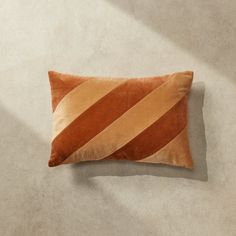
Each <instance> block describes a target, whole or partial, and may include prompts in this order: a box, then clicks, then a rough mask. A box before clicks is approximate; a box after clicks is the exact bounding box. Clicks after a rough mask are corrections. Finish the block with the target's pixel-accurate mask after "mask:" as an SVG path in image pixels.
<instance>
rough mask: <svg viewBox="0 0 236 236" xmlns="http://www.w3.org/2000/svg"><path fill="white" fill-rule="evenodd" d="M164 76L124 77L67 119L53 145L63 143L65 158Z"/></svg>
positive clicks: (165, 78)
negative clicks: (124, 79)
mask: <svg viewBox="0 0 236 236" xmlns="http://www.w3.org/2000/svg"><path fill="white" fill-rule="evenodd" d="M167 79H168V76H162V77H153V78H147V79H129V80H127V81H126V82H124V83H122V84H121V85H120V86H118V87H116V88H115V89H113V90H112V91H111V92H110V93H108V94H107V95H105V96H104V97H102V98H101V99H100V100H99V101H97V102H96V103H94V104H93V105H92V106H91V107H89V108H88V109H87V110H86V111H85V112H83V113H82V114H81V115H80V116H78V117H77V118H76V119H75V120H74V121H73V122H71V123H70V124H69V125H68V126H67V127H66V128H65V129H64V130H63V131H62V132H61V133H60V134H59V135H58V136H57V137H56V138H55V139H54V141H53V146H54V147H55V148H56V149H60V147H61V144H62V143H63V156H65V157H68V156H69V155H70V154H72V153H73V152H74V151H76V150H77V149H78V148H80V147H82V146H83V145H84V144H85V143H87V142H88V141H89V140H90V139H91V138H93V137H94V136H95V135H97V134H98V133H99V132H101V131H102V130H103V129H105V128H106V127H107V126H108V125H110V124H111V123H112V122H113V121H114V120H115V119H117V118H118V117H120V116H121V115H122V114H123V113H124V112H126V111H127V110H128V109H129V108H131V107H132V106H133V105H135V104H136V103H137V102H138V101H140V100H141V99H142V98H143V97H145V96H146V95H147V94H148V93H150V92H151V91H152V90H153V89H155V88H157V87H158V86H160V85H161V84H163V83H164V82H165V81H166V80H167Z"/></svg>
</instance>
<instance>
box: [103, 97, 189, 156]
mask: <svg viewBox="0 0 236 236" xmlns="http://www.w3.org/2000/svg"><path fill="white" fill-rule="evenodd" d="M186 124H187V97H186V96H184V97H183V98H182V99H181V100H180V101H179V102H178V103H177V104H176V105H175V106H174V107H172V108H171V109H170V110H169V111H168V112H167V113H165V115H163V116H162V117H161V118H160V119H158V120H157V121H156V122H155V123H153V124H152V125H151V126H149V127H148V128H146V129H145V130H144V131H143V132H142V133H140V134H139V135H138V136H136V137H135V138H134V139H133V140H131V141H130V142H128V143H127V144H126V145H125V146H123V147H122V148H120V149H118V150H117V151H115V152H114V153H112V154H111V155H109V156H108V157H106V158H104V159H106V160H109V159H110V160H111V159H115V160H119V159H124V160H141V159H143V158H146V157H148V156H150V155H152V154H153V153H155V152H157V151H158V150H160V149H161V148H162V147H164V146H165V145H166V144H167V143H168V142H170V141H171V140H172V139H174V138H175V137H176V136H177V135H178V134H179V133H180V132H181V131H182V130H183V129H184V127H185V126H186Z"/></svg>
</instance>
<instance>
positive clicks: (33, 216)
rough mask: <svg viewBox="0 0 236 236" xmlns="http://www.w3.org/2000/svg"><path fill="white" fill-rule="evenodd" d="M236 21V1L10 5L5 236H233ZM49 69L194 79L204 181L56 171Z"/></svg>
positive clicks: (124, 171) (27, 1)
mask: <svg viewBox="0 0 236 236" xmlns="http://www.w3.org/2000/svg"><path fill="white" fill-rule="evenodd" d="M235 12H236V3H235V1H229V0H225V1H221V0H208V1H205V0H199V1H195V0H190V1H189V0H188V1H187V0H185V1H184V0H158V1H156V0H135V1H134V0H129V1H128V0H81V1H76V0H71V1H64V0H57V1H46V0H41V1H35V0H33V1H32V0H1V1H0V133H1V138H0V158H1V159H0V160H1V164H0V235H1V236H13V235H15V236H36V235H39V236H41V235H44V236H73V235H76V236H77V235H81V236H90V235H91V236H93V235H96V236H100V235H101V236H110V235H112V236H126V235H127V236H133V235H135V236H136V235H138V236H139V235H140V236H143V235H145V236H149V235H150V236H152V235H155V236H156V235H157V236H173V235H174V236H185V235H186V236H189V235H191V236H208V235H214V236H226V235H227V236H235V235H236V143H235V140H236V123H235V121H236V66H235V62H236V43H235V39H236V21H235ZM49 69H53V70H57V71H61V72H67V73H74V74H83V75H104V76H129V77H132V76H148V75H154V74H165V73H169V72H175V71H181V70H193V71H194V72H195V82H194V85H193V90H192V92H191V96H190V115H189V121H190V124H189V133H190V141H191V148H192V153H193V158H194V162H195V169H194V170H193V171H188V170H183V169H176V168H171V167H166V166H153V165H142V164H137V163H128V162H119V163H117V162H112V161H111V162H99V163H98V162H97V163H83V164H80V165H68V166H60V167H57V168H48V167H47V160H48V158H49V153H50V135H51V105H50V93H49V91H50V90H49V83H48V79H47V71H48V70H49Z"/></svg>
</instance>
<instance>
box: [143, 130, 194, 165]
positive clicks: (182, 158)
mask: <svg viewBox="0 0 236 236" xmlns="http://www.w3.org/2000/svg"><path fill="white" fill-rule="evenodd" d="M138 162H148V163H162V164H172V165H175V166H182V167H186V168H192V166H193V161H192V158H191V154H190V149H189V143H188V130H187V126H185V128H184V129H183V130H182V131H181V132H180V133H179V134H178V135H177V136H176V137H175V138H174V139H172V140H171V141H170V142H169V143H168V144H166V145H165V146H164V147H163V148H162V149H160V150H159V151H157V152H156V153H154V154H152V155H150V156H149V157H147V158H144V159H142V160H139V161H138Z"/></svg>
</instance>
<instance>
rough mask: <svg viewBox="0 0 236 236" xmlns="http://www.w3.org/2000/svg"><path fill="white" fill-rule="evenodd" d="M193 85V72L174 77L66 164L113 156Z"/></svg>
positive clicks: (80, 150) (116, 121) (178, 74)
mask: <svg viewBox="0 0 236 236" xmlns="http://www.w3.org/2000/svg"><path fill="white" fill-rule="evenodd" d="M191 83H192V72H183V73H176V74H173V75H171V76H170V78H169V80H168V81H167V82H165V83H164V84H163V85H161V86H160V87H158V88H157V89H155V90H153V91H152V92H151V93H149V94H148V95H147V96H146V97H144V98H143V99H142V100H141V101H139V102H138V103H137V104H136V105H135V106H133V107H132V108H130V109H129V110H128V111H127V112H125V113H124V114H123V115H122V116H121V117H119V118H118V119H117V120H115V121H114V122H113V123H112V124H111V125H109V126H108V127H107V128H106V129H104V130H103V131H102V132H100V133H99V134H98V135H96V136H95V137H94V138H93V139H91V140H90V141H89V142H87V143H86V144H85V145H84V146H82V147H81V148H80V149H78V150H77V151H75V152H74V153H73V154H72V155H71V156H70V157H69V158H67V159H66V160H65V161H64V163H71V162H76V161H87V160H99V159H103V158H105V157H106V156H108V155H110V154H112V153H113V152H115V151H116V150H117V149H119V148H121V147H122V146H124V145H125V144H126V143H128V142H129V141H130V140H132V139H133V138H134V137H136V136H137V135H138V134H139V133H141V132H142V131H143V130H144V129H145V128H147V127H148V126H150V125H151V124H152V123H154V122H155V121H156V120H157V119H159V118H160V117H161V116H162V115H164V114H165V113H166V112H167V111H168V110H169V109H170V108H171V107H173V106H174V105H175V104H176V103H177V102H178V101H179V100H180V99H181V98H182V97H183V96H184V95H185V94H186V93H187V92H188V91H189V89H190V87H191ZM124 131H125V132H124Z"/></svg>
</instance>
